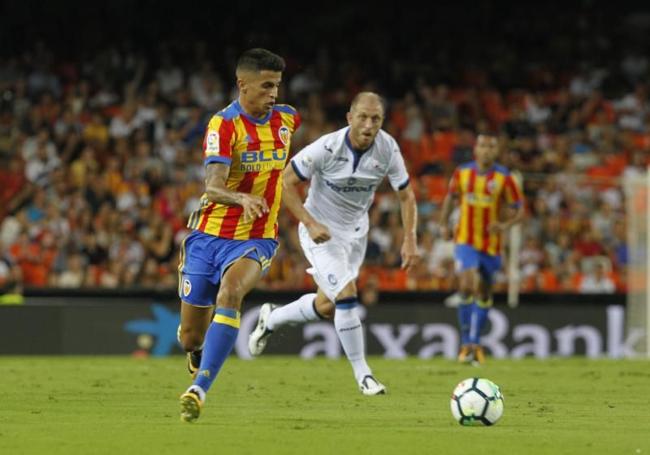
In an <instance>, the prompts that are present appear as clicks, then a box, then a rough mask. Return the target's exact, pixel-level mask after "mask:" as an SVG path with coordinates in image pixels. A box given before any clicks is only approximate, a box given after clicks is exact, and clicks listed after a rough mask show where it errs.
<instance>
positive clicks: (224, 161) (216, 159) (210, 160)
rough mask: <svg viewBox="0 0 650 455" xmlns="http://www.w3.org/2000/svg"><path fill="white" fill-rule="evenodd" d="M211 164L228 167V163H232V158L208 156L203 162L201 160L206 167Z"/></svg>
mask: <svg viewBox="0 0 650 455" xmlns="http://www.w3.org/2000/svg"><path fill="white" fill-rule="evenodd" d="M211 163H221V164H227V165H230V163H232V158H230V157H227V156H209V157H207V158H206V159H205V160H203V164H204V165H206V166H207V165H208V164H211Z"/></svg>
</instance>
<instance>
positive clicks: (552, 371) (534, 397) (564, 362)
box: [0, 356, 650, 455]
mask: <svg viewBox="0 0 650 455" xmlns="http://www.w3.org/2000/svg"><path fill="white" fill-rule="evenodd" d="M370 364H371V366H372V367H373V370H374V372H375V374H376V375H377V377H378V378H379V379H380V380H381V381H382V382H384V383H385V384H386V385H387V386H388V388H389V394H388V395H386V396H377V397H364V396H362V395H361V394H360V393H359V392H358V391H357V389H356V386H355V383H354V381H353V379H352V373H351V369H350V367H349V365H348V363H347V361H346V360H343V359H341V360H338V361H335V360H326V359H318V360H310V361H304V360H300V359H298V358H296V357H273V356H269V357H262V358H260V359H256V360H254V361H242V360H238V359H236V358H230V359H229V360H228V361H227V362H226V364H225V366H224V370H223V371H222V373H221V375H220V377H219V378H218V379H217V381H216V383H215V385H214V386H213V388H212V390H211V391H210V393H209V394H208V400H207V403H206V405H205V407H204V408H203V412H202V415H201V417H200V419H199V420H198V421H197V422H196V423H194V424H187V423H182V422H180V420H179V408H178V397H179V395H180V393H181V392H183V391H184V390H185V388H186V387H187V386H188V385H189V384H190V380H189V376H188V375H187V373H186V372H185V360H184V358H181V357H171V358H165V359H151V358H150V359H135V358H130V357H22V358H18V357H0V453H2V454H5V453H6V454H23V453H25V454H32V453H33V454H77V453H79V454H145V453H152V454H153V453H155V454H167V453H169V454H175V455H185V454H189V453H202V454H208V453H215V454H217V453H218V454H231V453H232V454H256V455H260V454H264V455H268V454H276V453H277V454H308V455H317V454H373V455H376V454H411V453H423V454H428V453H440V454H455V453H458V454H464V455H467V454H471V455H475V454H491V455H494V454H501V453H503V454H542V453H543V454H582V453H585V454H600V453H603V454H605V453H606V454H610V455H613V454H639V453H641V454H643V453H645V454H650V418H649V417H648V411H649V410H650V362H647V361H613V360H585V359H557V360H548V361H536V360H532V359H527V360H519V361H513V360H490V361H489V363H488V364H487V365H486V366H484V367H481V368H473V367H469V366H461V365H457V364H455V363H453V362H450V361H447V360H443V359H435V360H418V359H409V360H405V361H396V360H384V359H379V358H371V359H370ZM471 376H483V377H487V378H489V379H491V380H493V381H494V382H496V383H497V384H499V385H500V386H501V389H502V391H503V394H504V396H505V412H504V416H503V418H502V419H501V421H499V423H498V424H497V425H496V426H493V427H461V426H460V425H458V424H457V423H456V422H455V421H454V420H453V419H452V417H451V413H450V410H449V398H450V395H451V391H452V390H453V388H454V386H455V385H456V383H458V382H459V381H460V380H462V379H464V378H467V377H471Z"/></svg>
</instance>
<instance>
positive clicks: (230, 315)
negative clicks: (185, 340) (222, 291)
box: [194, 308, 239, 392]
mask: <svg viewBox="0 0 650 455" xmlns="http://www.w3.org/2000/svg"><path fill="white" fill-rule="evenodd" d="M238 333H239V311H235V310H230V309H227V308H217V310H216V311H215V315H214V319H213V320H212V323H211V324H210V327H209V328H208V332H207V334H206V335H205V347H204V348H203V358H202V359H201V367H200V369H199V373H198V374H197V375H196V379H195V380H194V385H197V386H199V387H201V388H202V389H203V390H205V391H206V392H207V391H208V390H209V389H210V386H211V385H212V383H213V382H214V380H215V379H216V377H217V374H219V370H221V366H222V365H223V363H224V362H225V361H226V358H227V357H228V355H230V352H231V351H232V348H233V346H235V341H236V340H237V334H238Z"/></svg>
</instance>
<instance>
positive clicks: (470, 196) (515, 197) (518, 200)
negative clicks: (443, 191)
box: [449, 161, 523, 255]
mask: <svg viewBox="0 0 650 455" xmlns="http://www.w3.org/2000/svg"><path fill="white" fill-rule="evenodd" d="M449 192H450V193H451V194H453V195H456V196H458V197H459V198H460V218H459V220H458V225H457V226H456V234H455V237H454V241H455V243H456V244H464V245H469V246H471V247H473V248H475V249H476V250H477V251H481V252H484V253H487V254H490V255H498V254H500V251H501V236H500V234H498V233H490V232H489V231H488V226H489V225H490V223H493V222H498V221H499V213H500V210H501V208H502V207H503V205H502V204H503V202H505V203H506V204H507V205H509V206H511V207H518V206H520V205H521V204H522V203H523V196H522V194H521V190H520V188H519V187H518V186H517V183H516V182H515V179H514V178H513V177H512V175H511V174H510V171H509V170H508V169H507V168H505V167H503V166H500V165H498V164H495V165H493V166H492V167H491V168H490V169H488V170H487V171H485V172H480V171H479V170H478V166H477V164H476V161H471V162H469V163H465V164H462V165H460V166H458V167H457V168H456V170H455V171H454V175H453V176H452V178H451V182H450V183H449Z"/></svg>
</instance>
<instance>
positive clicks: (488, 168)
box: [440, 134, 524, 363]
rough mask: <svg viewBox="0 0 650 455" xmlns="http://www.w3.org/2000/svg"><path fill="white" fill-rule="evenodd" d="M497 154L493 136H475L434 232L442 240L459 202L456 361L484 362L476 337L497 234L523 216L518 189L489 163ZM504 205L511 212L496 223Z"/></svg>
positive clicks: (488, 300)
mask: <svg viewBox="0 0 650 455" xmlns="http://www.w3.org/2000/svg"><path fill="white" fill-rule="evenodd" d="M498 152H499V145H498V140H497V138H496V137H495V136H492V135H488V134H480V135H479V136H478V137H477V139H476V144H475V146H474V157H475V160H474V161H471V162H469V163H465V164H462V165H460V166H458V168H456V170H455V171H454V174H453V176H452V178H451V182H450V184H449V191H448V193H447V196H446V197H445V200H444V202H443V205H442V210H441V212H442V213H441V217H440V227H441V229H440V231H441V233H442V235H443V236H445V237H446V235H447V230H448V227H447V226H448V223H449V216H450V215H451V212H452V209H453V208H454V205H455V204H460V217H459V220H458V225H457V227H456V231H455V236H454V242H455V244H456V247H455V250H454V256H455V259H456V268H457V270H458V272H459V273H460V276H459V287H460V294H461V299H462V300H461V303H460V305H459V306H458V322H459V325H460V332H461V349H460V353H459V355H458V360H459V361H461V362H470V361H472V360H475V361H476V362H478V363H483V362H484V361H485V354H484V352H483V348H482V347H481V345H480V334H481V331H482V330H483V328H484V326H485V323H486V321H487V315H488V311H489V309H490V307H491V306H492V303H493V302H492V279H493V276H494V274H495V273H496V272H497V271H498V270H499V269H500V268H501V255H500V252H501V234H502V232H504V231H505V230H507V229H508V228H509V227H510V226H512V225H513V224H515V223H518V222H520V221H521V220H522V218H523V216H524V206H523V199H522V195H521V191H520V189H519V188H518V187H517V184H516V182H515V180H514V179H513V177H512V175H511V174H510V172H509V171H508V169H507V168H505V167H504V166H501V165H498V164H496V163H495V160H496V158H497V155H498ZM504 201H505V203H506V204H507V206H506V207H505V208H509V209H511V211H512V210H514V213H511V214H510V216H509V217H508V218H507V219H506V220H504V221H501V220H500V215H501V212H502V210H501V209H502V208H503V206H502V203H503V202H504Z"/></svg>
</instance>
